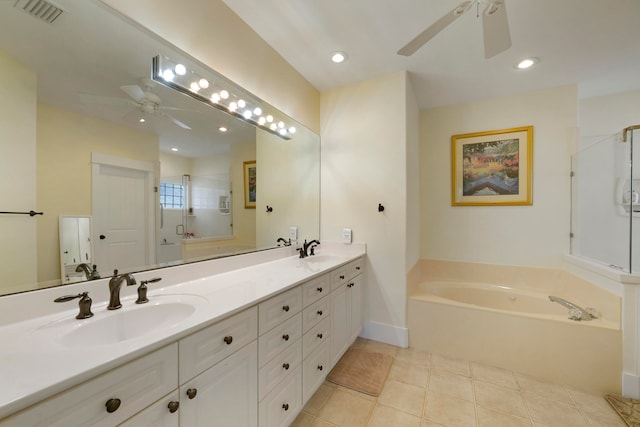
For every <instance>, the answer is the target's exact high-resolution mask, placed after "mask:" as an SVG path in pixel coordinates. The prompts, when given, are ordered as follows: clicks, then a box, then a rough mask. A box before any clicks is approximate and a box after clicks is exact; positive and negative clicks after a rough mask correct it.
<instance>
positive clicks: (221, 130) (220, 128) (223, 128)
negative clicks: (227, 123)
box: [218, 126, 227, 132]
mask: <svg viewBox="0 0 640 427" xmlns="http://www.w3.org/2000/svg"><path fill="white" fill-rule="evenodd" d="M218 130H219V131H220V132H226V131H227V128H226V127H224V126H220V127H219V128H218Z"/></svg>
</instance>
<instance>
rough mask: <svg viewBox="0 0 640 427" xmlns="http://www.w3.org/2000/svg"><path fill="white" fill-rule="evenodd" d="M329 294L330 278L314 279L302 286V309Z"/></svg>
mask: <svg viewBox="0 0 640 427" xmlns="http://www.w3.org/2000/svg"><path fill="white" fill-rule="evenodd" d="M329 292H331V276H330V275H328V274H325V275H324V276H320V277H316V278H315V279H313V280H310V281H308V282H307V283H305V284H304V285H302V303H303V305H304V307H306V306H308V305H309V304H312V303H314V302H315V301H317V300H319V299H320V298H322V297H324V296H326V295H328V294H329Z"/></svg>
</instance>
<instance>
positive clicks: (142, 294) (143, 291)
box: [127, 277, 162, 304]
mask: <svg viewBox="0 0 640 427" xmlns="http://www.w3.org/2000/svg"><path fill="white" fill-rule="evenodd" d="M160 280H162V277H154V278H153V279H149V280H143V281H141V282H140V286H138V299H137V300H136V304H144V303H146V302H149V298H147V289H148V288H147V283H156V282H159V281H160ZM133 284H135V283H132V285H133ZM127 285H128V284H127Z"/></svg>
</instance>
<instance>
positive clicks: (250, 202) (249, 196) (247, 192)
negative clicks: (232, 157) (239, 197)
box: [243, 160, 257, 209]
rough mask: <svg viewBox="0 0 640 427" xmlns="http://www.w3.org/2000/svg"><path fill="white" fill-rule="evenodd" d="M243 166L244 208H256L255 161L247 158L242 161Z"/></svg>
mask: <svg viewBox="0 0 640 427" xmlns="http://www.w3.org/2000/svg"><path fill="white" fill-rule="evenodd" d="M243 167H244V207H245V209H255V208H256V194H257V193H256V189H257V187H256V184H257V179H256V178H257V176H256V161H255V160H249V161H246V162H244V163H243Z"/></svg>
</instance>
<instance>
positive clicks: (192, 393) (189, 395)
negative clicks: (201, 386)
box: [187, 388, 198, 399]
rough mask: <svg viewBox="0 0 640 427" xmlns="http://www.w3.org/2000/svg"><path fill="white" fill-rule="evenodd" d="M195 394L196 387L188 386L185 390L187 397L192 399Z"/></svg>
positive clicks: (196, 392) (196, 391)
mask: <svg viewBox="0 0 640 427" xmlns="http://www.w3.org/2000/svg"><path fill="white" fill-rule="evenodd" d="M197 394H198V389H197V388H190V389H188V390H187V397H188V398H189V399H193V398H194V397H196V395H197Z"/></svg>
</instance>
